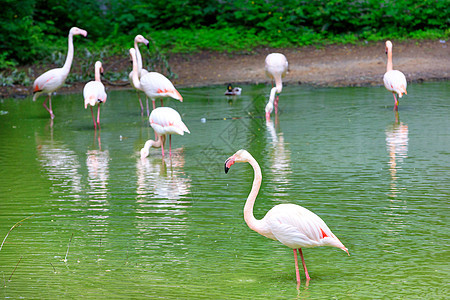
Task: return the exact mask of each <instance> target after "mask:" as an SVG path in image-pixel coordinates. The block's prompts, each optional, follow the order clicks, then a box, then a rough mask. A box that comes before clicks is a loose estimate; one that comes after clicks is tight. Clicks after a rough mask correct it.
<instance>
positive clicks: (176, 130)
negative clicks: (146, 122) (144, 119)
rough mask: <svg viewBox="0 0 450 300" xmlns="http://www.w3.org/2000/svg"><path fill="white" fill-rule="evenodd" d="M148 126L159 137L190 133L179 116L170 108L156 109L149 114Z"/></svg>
mask: <svg viewBox="0 0 450 300" xmlns="http://www.w3.org/2000/svg"><path fill="white" fill-rule="evenodd" d="M149 119H150V125H151V126H152V128H153V129H154V130H155V131H156V133H157V134H159V135H165V134H178V135H184V133H185V132H187V133H190V131H189V129H188V128H187V126H186V125H185V124H184V123H183V121H182V120H181V116H180V114H179V113H178V112H177V111H176V110H174V109H173V108H170V107H158V108H156V109H154V110H153V111H152V112H151V114H150V118H149Z"/></svg>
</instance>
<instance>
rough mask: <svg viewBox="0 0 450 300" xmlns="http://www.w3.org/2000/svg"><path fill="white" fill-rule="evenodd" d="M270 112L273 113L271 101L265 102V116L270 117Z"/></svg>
mask: <svg viewBox="0 0 450 300" xmlns="http://www.w3.org/2000/svg"><path fill="white" fill-rule="evenodd" d="M272 111H273V103H272V101H269V102H267V105H266V116H267V115H269V116H270V114H271V113H272Z"/></svg>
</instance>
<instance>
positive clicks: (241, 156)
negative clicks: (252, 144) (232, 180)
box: [225, 149, 251, 173]
mask: <svg viewBox="0 0 450 300" xmlns="http://www.w3.org/2000/svg"><path fill="white" fill-rule="evenodd" d="M250 157H251V154H250V153H248V152H247V150H244V149H241V150H238V151H237V152H236V153H235V154H233V155H232V156H230V157H229V158H228V159H227V160H226V161H225V173H228V170H229V169H230V168H231V166H232V165H234V163H237V162H248V161H249V159H250Z"/></svg>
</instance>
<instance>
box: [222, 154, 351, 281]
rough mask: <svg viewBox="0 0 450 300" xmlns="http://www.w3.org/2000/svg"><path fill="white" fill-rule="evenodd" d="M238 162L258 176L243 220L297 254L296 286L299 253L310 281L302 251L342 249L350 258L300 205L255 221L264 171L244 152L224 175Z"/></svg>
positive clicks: (319, 221) (320, 222) (273, 211)
mask: <svg viewBox="0 0 450 300" xmlns="http://www.w3.org/2000/svg"><path fill="white" fill-rule="evenodd" d="M236 162H248V163H250V165H251V166H252V167H253V171H254V174H255V175H254V179H253V185H252V190H251V192H250V194H249V195H248V198H247V201H246V202H245V206H244V220H245V222H246V223H247V225H248V227H250V229H252V230H254V231H256V232H258V233H259V234H261V235H263V236H265V237H267V238H269V239H273V240H276V241H279V242H281V243H282V244H283V245H285V246H288V247H289V248H292V249H293V250H294V259H295V273H296V277H297V285H300V274H299V270H298V260H297V249H298V252H299V253H300V256H301V259H302V264H303V268H304V270H305V275H306V281H307V284H308V282H309V280H310V279H311V278H310V277H309V274H308V270H307V269H306V264H305V260H304V258H303V253H302V249H301V248H311V247H319V246H332V247H337V248H340V249H342V250H344V251H345V252H347V254H348V250H347V248H345V246H344V245H343V244H342V243H341V241H339V239H338V238H337V237H336V236H335V235H334V234H333V233H332V232H331V230H330V229H329V228H328V226H327V224H325V222H324V221H323V220H322V219H321V218H320V217H319V216H317V215H316V214H314V213H313V212H311V211H310V210H308V209H306V208H304V207H301V206H299V205H295V204H278V205H276V206H274V207H273V208H272V209H270V210H269V211H268V212H267V214H266V215H265V216H264V218H262V219H261V220H257V219H255V217H254V216H253V205H254V204H255V200H256V196H257V195H258V192H259V188H260V186H261V180H262V175H261V168H260V167H259V164H258V162H257V161H256V160H255V159H254V158H253V156H252V155H251V154H250V153H248V152H247V151H246V150H243V149H241V150H239V151H237V152H236V153H235V154H234V155H232V156H230V157H229V158H228V159H227V160H226V161H225V173H228V170H229V169H230V167H231V166H232V165H233V164H234V163H236Z"/></svg>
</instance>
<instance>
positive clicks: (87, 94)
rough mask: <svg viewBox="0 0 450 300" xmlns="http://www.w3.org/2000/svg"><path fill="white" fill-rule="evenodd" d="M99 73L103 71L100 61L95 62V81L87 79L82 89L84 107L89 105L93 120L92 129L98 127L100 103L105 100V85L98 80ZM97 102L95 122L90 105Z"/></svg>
mask: <svg viewBox="0 0 450 300" xmlns="http://www.w3.org/2000/svg"><path fill="white" fill-rule="evenodd" d="M100 73H103V67H102V63H101V62H99V61H97V62H95V81H89V82H88V83H86V85H85V86H84V89H83V97H84V108H85V109H86V108H87V106H88V105H90V106H91V114H92V120H93V121H94V129H97V125H98V129H100V104H102V103H105V102H106V97H107V96H106V92H105V86H104V85H103V83H102V82H101V80H100ZM97 103H98V111H97V123H96V122H95V118H94V112H93V111H92V106H95V105H96V104H97Z"/></svg>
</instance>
